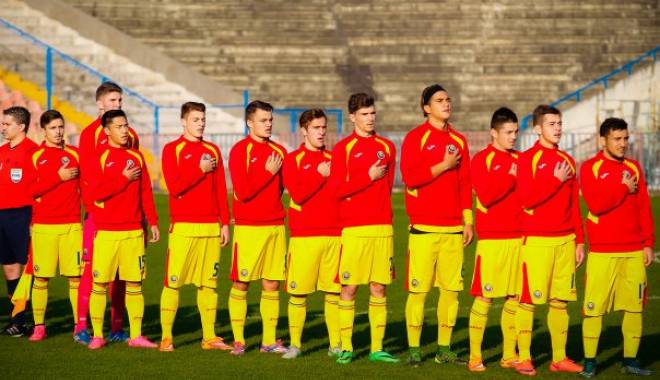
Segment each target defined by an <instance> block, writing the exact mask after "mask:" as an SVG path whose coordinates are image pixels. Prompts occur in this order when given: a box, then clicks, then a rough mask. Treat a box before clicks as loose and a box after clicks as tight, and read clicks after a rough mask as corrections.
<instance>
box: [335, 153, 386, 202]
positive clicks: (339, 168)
mask: <svg viewBox="0 0 660 380" xmlns="http://www.w3.org/2000/svg"><path fill="white" fill-rule="evenodd" d="M379 163H380V160H378V161H376V162H374V165H373V166H378V164H379ZM331 167H332V171H331V173H330V182H331V183H332V185H331V186H332V187H333V189H335V193H336V194H337V197H338V198H340V199H343V198H348V197H350V196H352V195H354V194H356V193H358V192H360V191H362V190H364V189H366V188H367V187H369V186H370V185H371V183H372V182H373V181H372V179H371V177H370V176H369V172H368V171H365V172H352V173H348V168H347V166H346V152H345V151H344V149H342V148H339V149H334V154H333V155H332V165H331Z"/></svg>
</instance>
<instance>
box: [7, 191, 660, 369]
mask: <svg viewBox="0 0 660 380" xmlns="http://www.w3.org/2000/svg"><path fill="white" fill-rule="evenodd" d="M156 201H157V207H158V210H159V215H160V218H161V219H160V223H161V231H163V232H164V234H163V239H162V240H161V241H160V242H159V243H158V244H155V245H151V246H150V247H149V249H148V254H147V271H148V275H147V280H146V282H145V286H144V294H145V304H146V308H145V314H144V329H143V331H144V333H145V335H147V336H149V337H150V338H152V339H154V340H155V341H159V340H160V325H159V315H158V314H159V306H158V303H159V300H160V291H161V289H162V279H163V270H164V260H165V247H166V240H167V239H166V238H167V233H166V232H167V227H166V226H167V225H168V222H169V221H168V213H167V198H166V196H163V195H157V196H156ZM393 204H394V214H395V217H394V225H395V239H394V244H395V256H396V266H397V276H398V277H397V279H396V280H395V281H394V283H393V284H392V285H391V286H390V287H389V288H388V325H387V332H386V338H385V344H384V346H385V349H386V350H389V351H390V352H392V353H394V354H396V355H398V356H399V357H400V358H401V359H402V362H401V363H400V364H393V365H392V364H389V365H388V364H382V363H378V364H376V363H370V362H369V361H368V360H367V358H366V356H367V355H368V350H369V325H368V318H367V313H366V312H367V296H368V294H367V292H368V291H367V288H366V287H363V288H362V289H360V292H359V297H358V300H357V304H356V311H357V316H356V325H355V333H354V338H353V342H354V346H355V349H356V356H357V358H356V360H355V361H354V362H353V363H352V364H350V365H345V366H341V365H338V364H335V363H334V361H333V360H332V359H330V358H328V356H327V354H326V349H327V346H328V341H327V334H326V330H325V324H324V322H323V315H322V312H323V298H322V295H320V294H315V295H312V296H311V297H310V299H309V308H308V315H307V324H306V327H305V331H304V334H303V353H304V356H303V357H301V358H299V359H296V360H294V361H286V360H283V359H281V358H280V357H279V356H277V355H273V354H261V353H259V352H258V345H259V342H260V331H261V321H260V317H259V305H258V300H259V293H260V290H259V289H258V287H257V286H253V287H252V289H251V290H250V293H249V309H248V320H247V325H246V337H247V345H248V352H247V354H246V355H245V356H243V357H240V358H236V357H232V356H230V355H229V354H228V353H226V352H219V351H215V352H206V351H202V350H201V348H200V346H199V342H200V339H201V327H200V322H199V316H198V313H197V307H196V301H195V289H194V288H192V287H186V288H184V290H182V292H181V298H180V299H181V301H180V308H179V312H178V314H177V320H176V323H175V326H174V334H175V338H174V339H175V345H176V351H175V352H172V353H161V352H158V351H157V350H141V349H129V348H128V347H127V346H126V345H125V344H109V345H108V346H107V347H106V348H105V349H103V350H100V351H98V352H92V351H90V350H88V349H87V348H86V347H83V346H81V345H78V344H75V343H74V342H73V340H72V339H71V332H72V329H73V322H72V318H71V310H70V304H69V301H68V292H67V286H66V281H65V280H64V279H63V278H56V279H54V280H53V281H52V284H51V286H50V301H49V304H48V310H47V315H46V323H47V331H48V339H46V340H45V341H43V342H39V343H30V342H28V340H27V339H26V338H18V339H16V338H9V337H5V336H0V363H2V366H3V368H4V369H3V370H2V374H3V375H2V377H3V378H5V379H14V378H19V377H20V378H45V377H49V378H65V377H72V376H82V377H112V378H128V377H130V378H156V377H158V378H164V377H167V378H170V377H172V378H173V377H178V378H193V377H194V378H211V377H215V378H217V377H222V378H229V377H231V378H257V377H259V378H307V379H310V378H311V377H312V376H314V377H316V378H335V379H336V378H354V377H357V376H360V377H363V378H386V377H393V378H404V377H407V378H438V377H449V378H467V377H472V378H484V379H485V378H489V379H490V378H501V379H504V378H510V377H512V376H515V374H514V373H512V372H511V371H510V370H504V369H501V368H499V366H498V360H499V358H500V352H501V351H500V350H501V343H500V340H501V335H500V330H499V319H500V312H501V305H502V301H501V300H498V301H495V305H494V307H492V308H491V312H490V315H489V320H488V327H487V329H486V333H485V339H484V344H483V346H484V347H483V348H484V352H483V354H484V359H485V362H486V365H487V366H488V371H486V372H485V373H482V374H471V373H469V372H468V371H467V369H466V368H464V367H463V368H460V367H455V366H452V365H438V364H435V363H434V362H433V354H434V352H435V348H436V343H435V342H436V337H437V322H436V321H437V317H436V314H435V306H436V304H437V298H438V293H437V290H434V291H432V293H431V295H430V296H429V297H428V299H427V305H426V308H427V309H426V320H425V328H424V332H423V337H422V345H423V351H424V359H425V361H424V363H423V365H422V366H421V367H419V368H416V369H413V368H409V367H408V366H406V365H405V358H406V353H407V343H406V329H405V321H404V306H405V300H406V292H405V290H404V284H403V280H404V278H405V253H406V246H407V233H406V226H407V223H408V220H407V217H406V214H405V210H404V206H403V197H402V195H401V194H395V196H394V199H393ZM653 214H654V216H655V220H656V230H655V231H656V236H659V237H660V227H659V226H660V197H655V198H653ZM474 247H475V244H474V243H473V244H472V245H471V246H470V247H469V248H468V249H467V250H466V254H465V280H466V287H468V286H469V283H470V278H471V273H472V265H473V263H474ZM222 255H223V256H222V258H221V268H222V270H221V273H222V275H221V280H220V285H219V289H218V297H219V302H218V307H219V310H218V320H217V323H216V331H217V333H218V334H219V335H220V336H222V337H224V338H225V339H226V340H228V341H231V330H230V326H229V316H228V312H227V296H228V292H229V287H230V282H229V280H228V273H229V262H230V252H229V251H228V250H226V249H225V250H224V251H223V253H222ZM583 274H584V266H583V267H582V268H580V269H579V270H578V278H580V279H582V278H583ZM648 277H649V288H650V291H649V295H650V300H649V303H648V305H647V309H646V312H645V318H644V337H643V339H642V343H641V347H640V351H639V359H640V360H641V363H642V364H643V365H644V366H646V367H647V368H649V369H653V370H655V371H656V374H658V373H660V360H659V359H660V356H659V355H658V351H656V350H657V349H658V347H659V346H660V324H658V323H657V321H658V318H659V317H660V295H659V294H658V292H657V290H658V289H659V286H660V266H659V265H658V263H657V262H656V263H654V264H653V265H652V266H651V268H649V269H648ZM255 285H257V284H255ZM579 285H580V287H579V294H580V296H581V295H582V285H583V284H582V281H579ZM0 294H3V295H4V294H6V289H5V282H4V281H0ZM286 299H287V297H286V296H285V295H284V294H282V295H281V301H280V305H281V306H280V315H281V317H280V321H279V326H278V336H280V337H282V338H284V339H285V340H287V336H288V333H287V318H286ZM581 301H582V299H581V298H580V299H579V301H578V302H575V303H572V304H571V305H570V306H569V310H570V314H571V321H570V330H569V337H568V346H567V350H568V354H569V356H570V357H572V358H575V359H578V360H581V359H582V341H581V335H582V334H581V313H580V308H581ZM471 303H472V297H470V296H469V294H468V292H467V291H464V292H462V293H461V297H460V310H459V316H458V321H457V324H456V328H455V330H454V337H453V348H454V349H455V350H456V351H458V353H459V354H460V355H462V356H464V357H466V356H467V351H468V314H469V307H470V305H471ZM108 309H109V308H108ZM8 310H9V301H8V300H7V299H6V298H3V299H2V301H0V315H1V317H0V326H3V325H5V324H6V323H7V317H6V316H7V314H8ZM546 311H547V309H546V307H539V308H538V311H537V313H536V319H535V323H534V326H535V332H534V337H533V341H532V354H533V356H534V359H535V360H534V361H535V363H536V365H537V367H538V370H539V372H538V377H539V378H547V377H550V376H552V377H553V378H576V375H567V374H562V375H556V374H552V375H551V374H550V372H549V371H548V364H549V363H550V360H551V355H552V353H551V350H550V337H549V335H548V331H547V328H546V326H545V314H546ZM30 318H31V317H30ZM108 319H109V317H106V325H108ZM620 321H621V315H620V314H611V315H609V316H607V317H606V318H605V320H604V324H603V334H602V337H601V341H600V349H599V356H598V359H599V364H600V366H599V370H600V371H599V374H598V378H602V379H607V378H610V379H611V378H616V377H617V376H620V374H619V360H620V357H621V330H620V328H619V325H620Z"/></svg>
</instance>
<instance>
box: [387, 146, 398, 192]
mask: <svg viewBox="0 0 660 380" xmlns="http://www.w3.org/2000/svg"><path fill="white" fill-rule="evenodd" d="M389 145H390V152H392V153H391V155H390V157H391V159H390V162H389V164H388V165H387V180H388V182H389V184H390V191H392V188H393V187H394V179H395V177H396V146H395V145H394V144H392V143H390V144H389Z"/></svg>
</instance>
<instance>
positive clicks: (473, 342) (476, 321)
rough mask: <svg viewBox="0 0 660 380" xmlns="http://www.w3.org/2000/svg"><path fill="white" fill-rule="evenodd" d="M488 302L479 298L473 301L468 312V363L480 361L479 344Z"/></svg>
mask: <svg viewBox="0 0 660 380" xmlns="http://www.w3.org/2000/svg"><path fill="white" fill-rule="evenodd" d="M489 309H490V302H486V301H483V300H481V299H479V298H475V299H474V303H473V304H472V309H471V310H470V321H469V326H470V327H469V333H470V361H481V342H483V340H484V330H485V329H486V322H487V321H488V310H489Z"/></svg>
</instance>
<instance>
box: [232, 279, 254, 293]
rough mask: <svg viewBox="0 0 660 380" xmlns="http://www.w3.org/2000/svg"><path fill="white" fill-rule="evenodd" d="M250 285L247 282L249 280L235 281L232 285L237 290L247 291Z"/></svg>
mask: <svg viewBox="0 0 660 380" xmlns="http://www.w3.org/2000/svg"><path fill="white" fill-rule="evenodd" d="M248 285H250V284H249V283H247V282H241V281H234V283H233V284H232V286H231V287H232V288H234V289H236V290H242V291H246V290H248Z"/></svg>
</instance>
